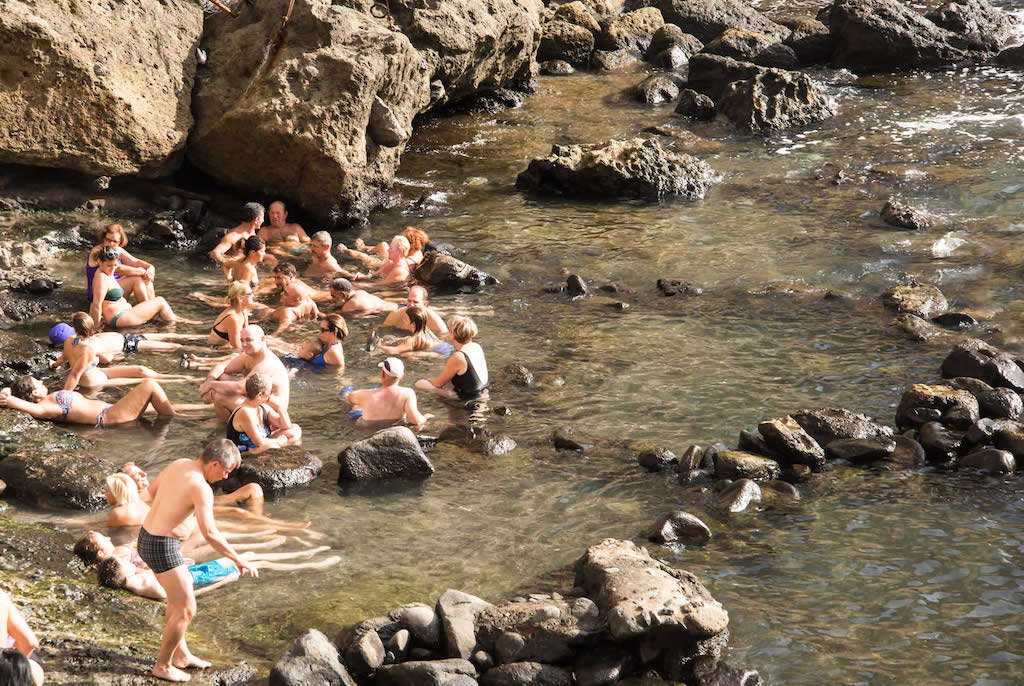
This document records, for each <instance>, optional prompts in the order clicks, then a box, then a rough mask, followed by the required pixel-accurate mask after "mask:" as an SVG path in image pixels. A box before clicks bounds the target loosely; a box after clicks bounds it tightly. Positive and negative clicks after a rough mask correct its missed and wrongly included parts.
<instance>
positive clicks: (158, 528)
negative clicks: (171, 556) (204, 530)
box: [142, 458, 213, 539]
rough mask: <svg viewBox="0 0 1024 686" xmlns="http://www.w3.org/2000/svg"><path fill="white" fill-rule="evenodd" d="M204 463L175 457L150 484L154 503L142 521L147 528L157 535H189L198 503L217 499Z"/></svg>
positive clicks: (177, 536)
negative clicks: (214, 497) (206, 476)
mask: <svg viewBox="0 0 1024 686" xmlns="http://www.w3.org/2000/svg"><path fill="white" fill-rule="evenodd" d="M201 464H202V463H200V462H199V460H189V459H187V458H182V459H180V460H175V461H174V462H172V463H171V464H170V465H168V466H167V468H166V469H164V470H163V471H162V472H160V475H159V476H158V477H157V478H156V479H155V480H154V481H153V482H152V483H151V484H150V485H149V492H150V493H151V494H152V495H153V503H152V505H150V508H149V514H148V515H147V516H146V519H145V521H144V522H143V523H142V526H143V527H145V529H146V531H148V532H149V533H151V534H152V535H154V536H170V537H172V538H181V539H184V538H186V537H188V535H189V534H190V533H191V532H192V528H193V527H192V524H191V521H190V516H191V515H192V514H193V512H194V511H195V507H196V503H201V502H203V501H204V500H205V501H206V502H207V503H212V502H213V490H212V489H211V488H210V485H209V484H208V483H206V479H205V478H203V472H202V468H201ZM204 495H205V496H206V497H205V498H204V497H203V496H204Z"/></svg>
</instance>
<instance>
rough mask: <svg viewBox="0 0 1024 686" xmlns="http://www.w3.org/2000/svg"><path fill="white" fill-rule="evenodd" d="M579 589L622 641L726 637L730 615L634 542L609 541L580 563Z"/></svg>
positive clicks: (701, 588) (694, 579) (695, 582)
mask: <svg viewBox="0 0 1024 686" xmlns="http://www.w3.org/2000/svg"><path fill="white" fill-rule="evenodd" d="M576 585H577V586H580V587H582V588H584V589H585V590H586V591H587V594H588V596H589V597H590V598H592V599H593V600H594V602H596V603H597V606H598V608H599V609H600V611H601V616H602V617H603V618H604V620H605V621H606V622H607V624H608V630H609V632H610V633H611V635H612V637H613V638H615V639H616V640H618V641H624V640H627V639H634V638H640V637H645V636H649V635H651V634H657V633H662V632H665V633H667V634H675V633H676V632H679V633H681V634H684V635H687V636H691V637H694V638H708V637H710V636H714V635H715V634H719V633H722V632H724V631H725V630H726V628H727V627H728V625H729V614H728V613H727V612H726V611H725V608H723V607H722V605H721V603H719V602H718V601H717V600H715V599H714V598H713V597H712V596H711V594H710V593H709V592H708V590H707V589H706V588H704V585H703V584H701V583H700V581H698V580H697V577H696V576H694V575H693V574H691V573H690V572H687V571H684V570H679V569H674V568H672V567H669V566H668V565H666V564H664V563H662V562H659V561H658V560H655V559H654V558H652V557H651V555H650V553H648V552H647V550H645V549H644V548H639V547H637V545H636V544H634V543H633V542H632V541H620V540H616V539H611V538H609V539H605V540H604V541H602V542H601V543H598V544H597V545H593V546H591V547H590V548H588V549H587V552H586V553H584V555H583V557H581V558H580V559H579V560H577V561H576Z"/></svg>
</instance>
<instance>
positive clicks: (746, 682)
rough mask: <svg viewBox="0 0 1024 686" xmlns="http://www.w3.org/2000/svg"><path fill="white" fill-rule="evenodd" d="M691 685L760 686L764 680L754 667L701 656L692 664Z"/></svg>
mask: <svg viewBox="0 0 1024 686" xmlns="http://www.w3.org/2000/svg"><path fill="white" fill-rule="evenodd" d="M692 673H693V676H692V679H691V680H690V681H689V683H690V684H692V686H762V684H764V681H762V680H761V675H760V674H758V673H757V670H754V669H745V668H742V667H733V666H732V665H729V664H726V663H725V662H724V661H722V660H718V659H716V658H714V657H702V658H698V659H697V660H695V661H694V664H693V666H692Z"/></svg>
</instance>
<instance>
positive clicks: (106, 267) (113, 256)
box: [89, 248, 196, 329]
mask: <svg viewBox="0 0 1024 686" xmlns="http://www.w3.org/2000/svg"><path fill="white" fill-rule="evenodd" d="M120 256H121V251H120V250H118V249H117V248H103V250H101V251H100V254H99V260H100V268H99V271H97V272H96V273H95V274H94V275H93V280H92V304H91V305H90V306H89V316H91V317H92V319H93V321H94V322H99V321H103V322H104V323H105V324H106V325H107V326H109V327H110V328H111V329H117V328H126V327H130V326H139V325H140V324H145V323H146V322H148V321H149V320H150V319H152V318H153V317H157V316H158V317H160V319H162V320H164V321H165V322H184V323H186V324H195V323H196V322H193V321H189V320H187V319H181V318H179V317H176V316H175V315H174V310H172V309H171V306H170V305H168V304H167V301H166V300H164V299H163V298H162V297H159V296H157V297H155V298H150V299H149V300H144V301H142V302H140V303H138V304H137V305H135V306H134V307H132V306H131V305H129V304H128V301H127V300H125V298H124V289H123V288H121V286H120V285H118V282H117V280H116V279H114V269H115V268H116V267H117V261H118V259H120Z"/></svg>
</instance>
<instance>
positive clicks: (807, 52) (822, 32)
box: [783, 19, 836, 65]
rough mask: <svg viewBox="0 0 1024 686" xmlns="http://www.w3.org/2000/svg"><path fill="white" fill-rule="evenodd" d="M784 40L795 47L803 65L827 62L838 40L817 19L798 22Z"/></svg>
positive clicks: (794, 50)
mask: <svg viewBox="0 0 1024 686" xmlns="http://www.w3.org/2000/svg"><path fill="white" fill-rule="evenodd" d="M783 42H784V43H785V44H786V45H788V46H789V47H791V48H793V52H795V53H796V56H797V59H798V60H799V62H800V64H802V65H810V64H821V63H823V62H827V61H828V60H829V58H831V57H832V52H833V51H834V50H835V49H836V40H835V38H834V37H833V36H832V32H831V31H829V29H828V27H827V26H825V25H824V24H822V23H821V22H820V21H818V20H816V19H806V20H803V21H800V22H797V23H796V24H795V25H794V26H793V27H792V32H791V33H790V34H789V36H788V37H787V38H786V40H785V41H783Z"/></svg>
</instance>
